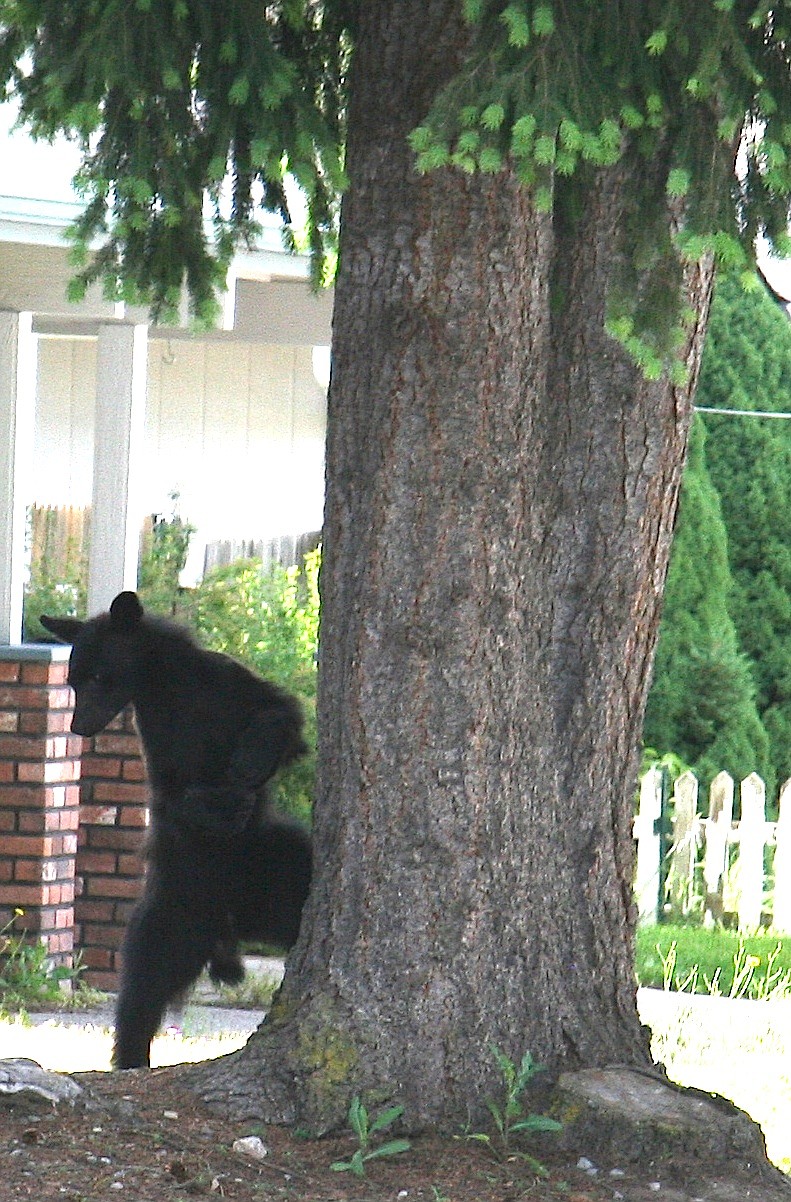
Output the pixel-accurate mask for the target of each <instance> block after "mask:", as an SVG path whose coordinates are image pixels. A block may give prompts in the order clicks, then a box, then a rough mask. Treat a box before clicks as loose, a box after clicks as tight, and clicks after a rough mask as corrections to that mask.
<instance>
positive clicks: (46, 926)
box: [30, 908, 56, 932]
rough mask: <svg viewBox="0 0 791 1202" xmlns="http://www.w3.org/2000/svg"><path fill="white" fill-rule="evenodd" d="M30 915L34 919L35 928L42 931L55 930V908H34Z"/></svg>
mask: <svg viewBox="0 0 791 1202" xmlns="http://www.w3.org/2000/svg"><path fill="white" fill-rule="evenodd" d="M30 917H31V918H33V919H34V920H35V923H36V929H37V930H39V931H44V932H46V931H54V930H55V918H56V911H55V910H53V909H51V908H47V909H41V910H36V911H34V912H33V913H32V914H31V915H30Z"/></svg>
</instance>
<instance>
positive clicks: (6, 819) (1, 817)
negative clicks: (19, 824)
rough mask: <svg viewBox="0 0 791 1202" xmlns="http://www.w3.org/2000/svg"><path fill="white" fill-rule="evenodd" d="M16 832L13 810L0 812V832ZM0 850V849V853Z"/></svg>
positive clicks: (0, 849)
mask: <svg viewBox="0 0 791 1202" xmlns="http://www.w3.org/2000/svg"><path fill="white" fill-rule="evenodd" d="M15 830H16V814H15V813H14V811H13V810H0V831H15ZM1 852H2V848H1V847H0V853H1Z"/></svg>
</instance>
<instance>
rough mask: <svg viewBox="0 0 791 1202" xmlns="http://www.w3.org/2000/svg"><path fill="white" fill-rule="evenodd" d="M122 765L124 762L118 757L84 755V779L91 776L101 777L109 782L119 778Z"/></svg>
mask: <svg viewBox="0 0 791 1202" xmlns="http://www.w3.org/2000/svg"><path fill="white" fill-rule="evenodd" d="M121 764H122V761H121V760H120V759H119V758H118V757H117V756H115V757H113V756H102V755H84V756H83V757H82V776H83V779H85V778H86V777H89V776H99V777H102V778H103V779H108V780H109V779H112V778H114V777H119V776H120V775H121Z"/></svg>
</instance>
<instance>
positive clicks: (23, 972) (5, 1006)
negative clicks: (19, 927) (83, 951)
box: [0, 909, 97, 1014]
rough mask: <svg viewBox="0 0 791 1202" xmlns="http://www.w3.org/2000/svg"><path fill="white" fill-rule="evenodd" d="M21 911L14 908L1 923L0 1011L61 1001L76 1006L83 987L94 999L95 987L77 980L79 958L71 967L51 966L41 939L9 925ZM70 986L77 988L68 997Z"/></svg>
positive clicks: (50, 1005)
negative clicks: (86, 985) (84, 984)
mask: <svg viewBox="0 0 791 1202" xmlns="http://www.w3.org/2000/svg"><path fill="white" fill-rule="evenodd" d="M23 914H24V911H23V910H19V909H17V910H15V911H14V917H13V918H11V919H10V920H9V921H8V922H7V923H6V924H5V926H3V927H0V1014H14V1013H17V1012H19V1011H26V1010H35V1009H43V1008H46V1007H62V1006H63V1005H64V1004H73V1005H75V1006H78V1005H79V1004H80V997H79V994H80V992H81V991H82V990H83V989H85V990H86V993H87V994H88V995H89V996H90V998H91V1000H95V998H96V996H97V991H96V990H92V989H88V988H87V987H84V986H82V984H81V983H80V980H79V977H80V973H81V972H82V971H83V967H84V966H83V965H82V964H80V962H79V959H78V960H77V962H76V963H75V964H74V966H73V967H70V966H68V965H59V966H53V965H52V964H51V963H50V961H49V958H48V956H47V949H46V948H45V946H44V945H43V943H41V942H40V941H39V940H37V939H35V938H33V937H31V936H28V934H27V933H26V932H25V931H14V930H13V929H12V928H13V926H14V923H15V922H16V920H17V919H18V918H21V917H22V915H23ZM64 989H65V990H67V991H68V992H66V993H64ZM72 989H74V990H76V992H75V993H74V994H72V995H71V997H69V994H70V993H71V990H72Z"/></svg>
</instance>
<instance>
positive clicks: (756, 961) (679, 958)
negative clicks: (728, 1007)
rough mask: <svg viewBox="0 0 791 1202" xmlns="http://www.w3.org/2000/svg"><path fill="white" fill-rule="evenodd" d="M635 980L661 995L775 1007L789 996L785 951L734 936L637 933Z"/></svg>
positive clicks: (690, 931)
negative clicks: (694, 995)
mask: <svg viewBox="0 0 791 1202" xmlns="http://www.w3.org/2000/svg"><path fill="white" fill-rule="evenodd" d="M637 977H638V981H639V983H640V984H641V985H644V986H646V985H647V986H652V987H654V988H662V989H664V990H666V991H667V990H674V991H678V992H682V993H708V994H711V995H712V996H714V997H728V998H750V999H753V1000H757V1001H767V1000H774V1001H776V1000H779V999H782V998H786V997H788V996H789V995H791V945H789V943H788V941H786V943H785V945H784V944H783V943H781V942H780V941H779V940H778V939H776V938H775V937H773V936H771V935H769V936H767V935H750V936H748V937H743V936H741V935H739V933H738V932H736V931H723V930H701V929H700V928H695V927H683V926H670V925H667V926H664V925H663V926H659V927H653V928H650V927H649V928H640V929H639V930H638V932H637Z"/></svg>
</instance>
